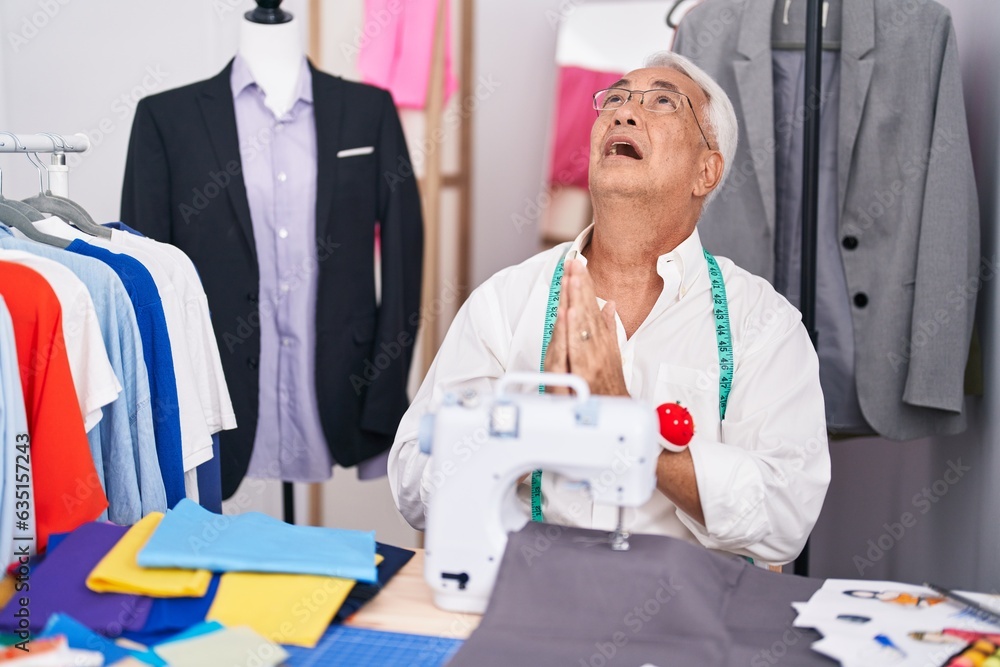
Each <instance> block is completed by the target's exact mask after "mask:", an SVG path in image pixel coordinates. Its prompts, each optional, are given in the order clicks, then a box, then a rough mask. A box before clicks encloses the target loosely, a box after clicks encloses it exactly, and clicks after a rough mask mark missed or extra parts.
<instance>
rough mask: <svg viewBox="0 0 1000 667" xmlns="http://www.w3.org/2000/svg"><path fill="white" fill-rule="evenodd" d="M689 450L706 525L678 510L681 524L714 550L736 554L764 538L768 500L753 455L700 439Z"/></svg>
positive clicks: (731, 446)
mask: <svg viewBox="0 0 1000 667" xmlns="http://www.w3.org/2000/svg"><path fill="white" fill-rule="evenodd" d="M689 449H690V450H691V458H692V460H693V462H694V473H695V479H696V481H697V484H698V495H699V498H700V500H701V509H702V513H703V514H704V516H705V525H704V526H703V525H701V524H700V523H699V522H698V521H696V520H695V519H694V518H693V517H691V516H689V515H687V514H685V513H684V512H683V511H681V510H680V509H678V510H677V516H678V518H679V519H680V521H681V523H683V524H684V525H685V526H687V527H688V529H689V530H690V531H691V532H692V533H694V535H695V537H697V538H698V541H699V542H701V543H702V544H703V545H704V546H706V547H709V548H713V549H722V550H725V551H733V550H735V549H743V548H745V547H748V546H752V545H753V544H756V543H757V542H759V541H760V540H761V539H763V538H764V536H765V535H766V534H767V527H768V526H767V509H766V507H765V501H766V497H765V494H764V485H763V481H762V480H761V477H760V471H759V470H758V469H757V464H756V463H755V461H754V457H753V455H752V454H751V453H749V452H747V451H745V450H743V449H740V448H739V447H735V446H733V445H727V444H725V443H721V442H714V441H711V440H698V439H697V438H696V439H695V440H694V441H693V442H692V443H691V446H690V447H689Z"/></svg>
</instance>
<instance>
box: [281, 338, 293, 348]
mask: <svg viewBox="0 0 1000 667" xmlns="http://www.w3.org/2000/svg"><path fill="white" fill-rule="evenodd" d="M281 344H282V345H283V346H284V347H291V346H292V339H291V338H282V339H281Z"/></svg>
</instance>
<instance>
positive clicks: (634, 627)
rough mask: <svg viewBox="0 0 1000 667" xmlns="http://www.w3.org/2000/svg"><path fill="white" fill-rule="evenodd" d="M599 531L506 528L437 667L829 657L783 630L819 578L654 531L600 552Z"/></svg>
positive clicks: (789, 661) (701, 665)
mask: <svg viewBox="0 0 1000 667" xmlns="http://www.w3.org/2000/svg"><path fill="white" fill-rule="evenodd" d="M606 536H607V533H604V532H601V531H595V530H586V529H582V528H568V527H563V526H556V525H553V524H544V523H529V524H528V525H526V526H525V527H524V528H523V529H521V530H520V531H518V532H517V533H512V534H511V535H510V539H509V541H508V543H507V550H506V552H505V553H504V558H503V561H502V562H501V564H500V571H499V573H498V576H497V584H496V587H495V589H494V591H493V596H492V598H491V599H490V604H489V607H488V608H487V610H486V614H485V615H484V617H483V621H482V623H480V625H479V627H478V629H477V630H476V631H475V632H473V634H472V636H471V637H470V638H469V639H468V640H467V641H466V642H465V644H464V645H463V646H462V649H461V650H460V651H459V652H458V654H457V655H456V656H455V657H454V658H453V659H452V660H451V661H450V662H449V663H448V665H449V667H493V666H496V667H500V666H501V665H502V666H504V667H508V666H509V665H532V666H533V667H546V666H548V665H560V666H563V665H565V666H573V667H577V666H582V667H613V666H615V665H623V666H629V667H639V666H640V665H645V664H646V663H651V664H653V665H657V667H669V666H671V665H684V666H685V667H690V666H692V665H697V666H698V667H729V666H733V667H735V666H736V665H740V666H749V667H757V666H758V665H772V664H777V663H780V664H782V665H796V666H800V665H801V666H803V667H811V666H813V665H815V666H817V667H828V666H829V665H833V664H835V663H834V662H833V661H831V660H830V659H828V658H825V657H823V656H821V655H819V654H817V653H814V652H812V650H811V649H810V648H809V646H810V644H812V642H813V641H816V640H817V639H819V638H820V637H819V635H818V634H817V633H815V632H813V631H811V630H801V629H798V628H793V627H792V621H793V620H794V618H795V612H794V610H793V609H792V608H791V603H792V602H793V601H805V600H808V599H809V598H810V597H811V596H812V594H813V593H814V592H815V591H816V590H817V589H818V588H819V587H820V586H821V585H822V583H823V582H822V581H821V580H819V579H807V578H804V577H795V576H793V575H784V574H775V573H772V572H768V571H766V570H761V569H759V568H756V567H754V566H752V565H750V564H749V563H747V562H745V561H742V560H738V559H735V558H730V557H727V556H722V555H720V554H716V553H712V552H709V551H707V550H705V549H703V548H702V547H699V546H696V545H692V544H690V543H687V542H684V541H681V540H678V539H674V538H671V537H664V536H659V535H633V536H632V537H631V538H630V540H629V541H630V543H631V546H632V548H631V550H629V551H626V552H612V551H611V549H610V547H609V546H608V544H607V541H606V540H603V539H602V538H606Z"/></svg>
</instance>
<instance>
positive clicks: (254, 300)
mask: <svg viewBox="0 0 1000 667" xmlns="http://www.w3.org/2000/svg"><path fill="white" fill-rule="evenodd" d="M247 301H249V302H250V303H257V294H256V293H254V292H247Z"/></svg>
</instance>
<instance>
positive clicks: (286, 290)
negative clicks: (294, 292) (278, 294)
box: [281, 283, 291, 292]
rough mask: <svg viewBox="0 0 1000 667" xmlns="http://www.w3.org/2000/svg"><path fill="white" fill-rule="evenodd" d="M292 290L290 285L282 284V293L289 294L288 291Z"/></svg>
mask: <svg viewBox="0 0 1000 667" xmlns="http://www.w3.org/2000/svg"><path fill="white" fill-rule="evenodd" d="M290 289H291V285H289V284H288V283H281V291H282V292H288V290H290Z"/></svg>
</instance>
